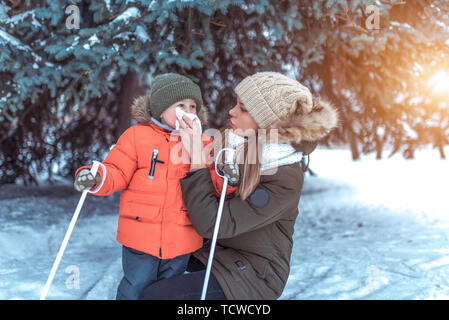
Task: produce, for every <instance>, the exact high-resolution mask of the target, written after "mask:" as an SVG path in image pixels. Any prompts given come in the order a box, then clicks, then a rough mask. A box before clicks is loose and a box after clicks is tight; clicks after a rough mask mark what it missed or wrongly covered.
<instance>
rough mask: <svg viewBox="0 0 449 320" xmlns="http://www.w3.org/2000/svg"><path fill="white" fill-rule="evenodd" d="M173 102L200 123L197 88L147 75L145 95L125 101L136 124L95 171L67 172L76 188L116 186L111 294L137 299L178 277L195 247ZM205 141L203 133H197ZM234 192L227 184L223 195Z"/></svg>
mask: <svg viewBox="0 0 449 320" xmlns="http://www.w3.org/2000/svg"><path fill="white" fill-rule="evenodd" d="M176 107H179V108H181V109H182V110H183V111H184V112H186V113H192V114H197V115H198V117H199V119H200V120H201V123H202V124H204V123H205V122H206V110H205V108H204V106H203V101H202V97H201V91H200V88H199V87H198V86H197V85H196V84H195V83H194V82H193V81H191V80H190V79H189V78H186V77H184V76H182V75H178V74H174V73H168V74H163V75H159V76H157V77H155V78H154V80H153V82H152V84H151V92H150V95H146V96H142V97H139V98H137V99H136V100H135V102H134V104H133V106H132V113H133V116H134V118H135V119H136V120H137V121H138V124H137V125H135V126H131V127H130V128H128V129H127V130H126V131H125V132H124V133H123V134H122V135H121V136H120V138H119V139H118V141H117V144H116V145H115V146H114V147H113V148H112V149H111V151H110V152H109V154H108V156H107V157H106V159H105V160H104V161H103V163H102V164H103V165H102V166H100V167H99V169H98V173H97V176H96V177H95V178H94V177H93V176H92V174H91V173H90V167H91V166H84V167H81V168H79V169H78V170H77V172H76V174H75V182H74V185H75V188H76V189H77V190H78V191H83V190H93V191H95V190H98V188H99V190H98V191H97V192H96V193H95V194H96V195H100V196H106V195H110V194H112V193H114V192H116V191H119V190H122V193H121V197H120V205H119V221H118V230H117V241H118V242H119V243H121V244H122V245H123V251H122V264H123V271H124V277H123V279H122V280H121V282H120V285H119V287H118V289H117V299H137V298H138V296H139V294H140V293H141V291H142V290H143V289H144V288H145V287H146V286H148V285H149V284H151V283H153V282H155V281H158V280H161V279H165V278H169V277H172V276H175V275H178V274H182V273H183V272H184V271H185V269H186V266H187V262H188V260H189V257H190V253H191V252H194V251H196V250H197V249H199V248H201V247H202V245H203V239H202V237H201V236H200V235H199V234H198V233H197V232H196V230H195V229H194V227H193V226H192V224H191V222H190V219H189V217H188V214H187V210H186V206H185V204H184V200H183V198H182V192H181V185H180V179H182V178H184V177H185V176H186V174H187V172H188V171H189V168H190V164H189V162H188V161H180V159H181V158H182V154H183V153H182V149H180V148H179V147H180V146H181V148H182V144H181V138H180V137H179V135H178V136H176V135H171V134H172V132H173V131H174V126H175V122H176V119H177V118H176V111H175V108H176ZM205 140H209V138H208V137H207V136H205V135H203V141H205ZM209 142H211V141H209ZM175 148H176V149H175ZM185 154H186V153H184V155H185ZM184 160H185V159H184ZM210 171H211V180H212V183H213V184H214V187H215V189H216V190H217V194H219V192H220V191H221V188H222V184H223V179H222V178H220V177H219V176H218V175H216V173H215V171H214V170H213V168H212V166H210ZM235 190H236V188H235V187H232V186H229V187H228V194H229V193H232V192H234V191H235Z"/></svg>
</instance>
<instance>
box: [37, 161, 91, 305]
mask: <svg viewBox="0 0 449 320" xmlns="http://www.w3.org/2000/svg"><path fill="white" fill-rule="evenodd" d="M93 163H94V164H93V165H92V168H91V169H90V172H91V173H92V175H93V176H94V177H95V175H96V174H97V171H98V166H99V165H100V162H98V161H93ZM88 192H89V191H88V190H84V191H83V193H82V195H81V198H80V200H79V201H78V205H77V206H76V210H75V213H74V214H73V217H72V220H71V221H70V224H69V228H68V229H67V232H66V234H65V237H64V240H62V243H61V247H60V248H59V251H58V254H57V256H56V259H55V262H54V263H53V267H52V268H51V271H50V275H49V276H48V279H47V283H46V284H45V287H44V289H43V290H42V293H41V298H40V300H45V298H46V297H47V293H48V289H50V286H51V283H52V282H53V278H54V276H55V274H56V270H58V266H59V263H60V262H61V258H62V255H63V254H64V251H65V248H66V246H67V243H68V242H69V239H70V236H71V234H72V231H73V228H74V227H75V223H76V220H77V219H78V216H79V213H80V211H81V208H82V206H83V204H84V200H85V199H86V196H87V193H88Z"/></svg>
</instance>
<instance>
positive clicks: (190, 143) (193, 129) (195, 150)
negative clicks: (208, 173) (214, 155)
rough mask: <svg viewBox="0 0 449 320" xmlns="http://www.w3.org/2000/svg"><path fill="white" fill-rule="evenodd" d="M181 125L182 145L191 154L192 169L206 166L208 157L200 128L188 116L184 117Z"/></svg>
mask: <svg viewBox="0 0 449 320" xmlns="http://www.w3.org/2000/svg"><path fill="white" fill-rule="evenodd" d="M179 125H180V129H179V135H180V136H181V141H182V145H183V147H184V149H185V150H186V151H187V153H188V154H189V156H190V169H191V170H194V169H200V168H205V167H206V161H207V158H208V157H207V156H206V154H205V152H204V148H203V141H202V136H201V132H200V129H199V128H198V127H197V126H196V125H195V124H194V122H193V121H192V120H191V119H189V118H188V117H186V116H184V117H182V119H181V121H179ZM209 152H210V150H209Z"/></svg>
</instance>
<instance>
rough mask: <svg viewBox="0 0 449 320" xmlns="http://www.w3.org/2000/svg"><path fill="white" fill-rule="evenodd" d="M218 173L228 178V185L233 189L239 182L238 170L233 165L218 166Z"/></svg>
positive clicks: (237, 167) (235, 165)
mask: <svg viewBox="0 0 449 320" xmlns="http://www.w3.org/2000/svg"><path fill="white" fill-rule="evenodd" d="M218 170H219V171H220V173H221V174H222V175H224V176H226V177H227V178H228V184H229V185H230V186H231V187H235V186H236V185H238V184H239V182H240V169H239V166H238V165H237V164H235V163H224V164H219V165H218Z"/></svg>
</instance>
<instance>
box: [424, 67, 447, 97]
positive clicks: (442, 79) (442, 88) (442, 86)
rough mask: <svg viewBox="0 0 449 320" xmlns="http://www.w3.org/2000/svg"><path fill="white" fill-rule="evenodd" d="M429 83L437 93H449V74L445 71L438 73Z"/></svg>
mask: <svg viewBox="0 0 449 320" xmlns="http://www.w3.org/2000/svg"><path fill="white" fill-rule="evenodd" d="M427 83H428V85H429V86H430V87H431V88H432V89H433V90H434V91H435V93H447V92H449V74H448V73H447V72H446V71H444V70H440V71H438V72H437V73H436V74H435V75H434V76H433V77H431V78H430V79H429V81H428V82H427Z"/></svg>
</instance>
